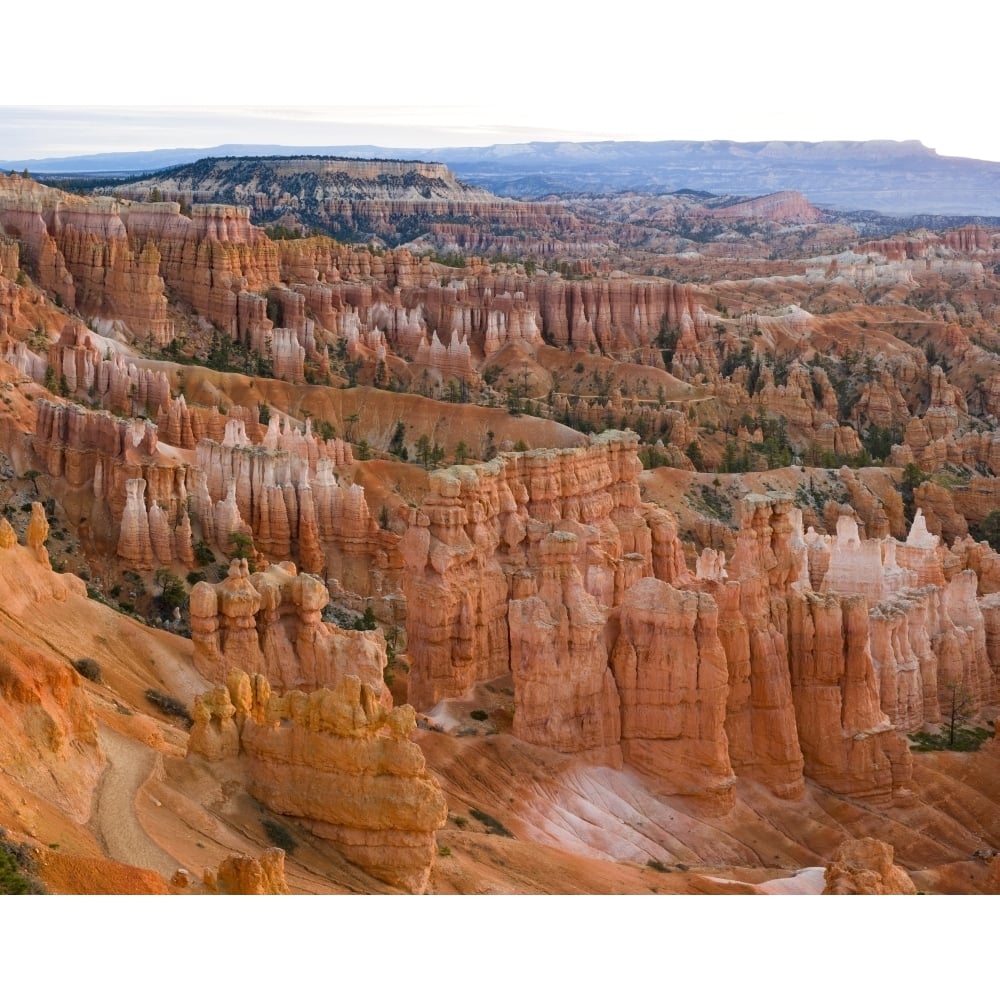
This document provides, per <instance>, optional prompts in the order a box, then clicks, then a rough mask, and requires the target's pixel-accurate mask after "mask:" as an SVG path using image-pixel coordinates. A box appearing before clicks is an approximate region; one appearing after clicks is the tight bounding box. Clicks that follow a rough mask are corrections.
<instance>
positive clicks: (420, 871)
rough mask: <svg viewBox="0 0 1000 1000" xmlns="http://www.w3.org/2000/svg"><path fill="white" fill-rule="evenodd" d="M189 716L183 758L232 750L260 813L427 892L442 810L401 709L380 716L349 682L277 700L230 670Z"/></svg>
mask: <svg viewBox="0 0 1000 1000" xmlns="http://www.w3.org/2000/svg"><path fill="white" fill-rule="evenodd" d="M195 718H196V720H197V721H196V725H195V728H194V729H193V730H192V739H191V743H190V746H189V752H190V753H202V752H203V750H205V751H207V755H210V756H218V755H220V753H224V754H230V753H232V750H231V748H232V746H233V744H234V743H235V744H236V745H237V746H238V749H239V753H240V757H241V759H243V760H244V761H245V763H246V769H247V782H248V790H249V791H250V793H251V794H252V795H253V796H255V797H256V798H258V799H259V800H260V801H261V802H263V803H264V805H266V806H267V807H268V808H269V809H271V810H273V811H275V812H277V813H281V814H283V815H286V816H294V817H295V818H296V819H298V820H299V822H301V823H302V824H303V825H305V826H307V827H308V828H309V829H310V830H312V832H313V833H315V834H316V835H317V836H319V837H322V838H323V839H325V840H329V841H330V842H331V843H332V844H334V845H335V846H336V848H337V849H338V850H339V851H340V852H341V853H342V854H343V855H344V856H345V857H346V858H348V860H350V861H352V862H354V863H355V864H357V865H358V866H359V867H360V868H362V869H364V870H365V871H366V872H368V873H369V874H371V875H374V876H375V877H376V878H378V879H380V880H381V881H383V882H386V883H388V884H389V885H392V886H395V887H397V888H400V889H404V890H406V891H408V892H412V893H420V892H423V891H424V889H425V888H426V887H427V882H428V879H429V877H430V870H431V866H432V864H433V859H434V856H435V853H436V851H435V838H434V832H435V830H438V829H440V828H441V827H443V826H444V824H445V822H446V820H447V815H448V808H447V803H446V802H445V798H444V795H443V794H442V793H441V789H440V787H439V786H438V784H437V782H436V781H435V779H434V778H433V777H431V776H430V775H429V774H428V772H427V768H426V764H425V762H424V756H423V754H422V753H421V752H420V749H419V748H418V747H417V745H416V744H415V743H413V742H412V741H411V740H410V738H409V736H410V734H411V733H412V732H413V730H414V729H415V728H416V721H415V716H414V712H413V709H412V708H411V707H410V706H408V705H404V706H402V707H401V708H395V709H392V710H387V709H386V708H385V707H384V706H383V705H382V704H380V702H379V700H378V697H377V695H376V693H375V691H373V690H372V688H371V687H369V686H368V685H367V684H364V683H362V682H361V681H359V680H358V678H357V677H356V676H348V677H345V678H344V679H342V680H341V681H340V682H339V683H338V684H337V685H336V686H335V687H333V688H332V689H331V688H322V689H319V690H316V691H314V692H312V693H311V694H306V693H305V692H302V691H290V692H288V693H287V694H285V695H282V696H277V695H273V694H271V692H270V689H269V686H268V684H267V682H266V681H265V680H264V679H263V678H261V677H250V676H249V675H247V674H246V673H243V672H242V671H239V670H236V671H233V672H232V673H231V674H230V675H229V677H228V679H227V685H226V687H225V688H220V689H218V690H217V691H216V692H213V693H212V694H211V695H210V696H209V697H208V698H206V699H199V700H197V701H196V703H195ZM220 748H225V749H222V750H220Z"/></svg>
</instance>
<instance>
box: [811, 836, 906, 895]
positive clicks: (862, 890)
mask: <svg viewBox="0 0 1000 1000" xmlns="http://www.w3.org/2000/svg"><path fill="white" fill-rule="evenodd" d="M823 881H824V888H823V895H824V896H898V895H904V896H914V895H916V892H917V887H916V886H915V885H914V884H913V880H912V879H911V878H910V876H909V875H907V874H906V872H905V871H904V870H903V869H902V868H900V867H899V866H898V865H895V864H893V849H892V846H891V845H889V844H886V843H884V842H883V841H881V840H876V839H875V838H874V837H864V838H862V839H861V840H848V841H845V842H844V843H843V844H841V845H840V847H839V848H838V849H837V853H836V854H835V855H834V858H833V861H832V862H831V863H830V864H829V865H828V866H827V869H826V872H825V873H824V876H823Z"/></svg>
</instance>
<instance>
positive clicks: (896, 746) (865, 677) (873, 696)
mask: <svg viewBox="0 0 1000 1000" xmlns="http://www.w3.org/2000/svg"><path fill="white" fill-rule="evenodd" d="M789 614H790V619H791V620H790V622H789V625H790V627H789V635H790V640H791V642H790V650H789V665H790V669H791V679H792V693H793V697H794V700H795V714H796V724H797V729H798V735H799V741H800V744H801V746H802V756H803V760H804V769H805V774H806V776H808V777H810V778H814V779H815V780H816V781H818V782H819V783H820V784H821V785H822V786H823V787H824V788H829V789H830V790H831V791H834V792H839V793H842V794H845V795H851V796H854V797H860V798H869V799H872V800H873V801H877V802H879V803H880V804H883V805H884V804H888V803H889V802H891V801H892V798H893V794H894V792H898V791H900V790H901V789H903V788H905V787H907V785H908V784H909V780H910V777H911V773H912V760H911V757H910V753H909V749H908V747H907V744H906V742H905V740H904V739H903V737H901V736H900V735H899V734H898V733H897V732H896V731H895V729H894V728H893V724H892V722H891V721H890V720H889V718H888V717H887V716H886V715H885V714H884V713H883V711H882V709H881V705H880V697H879V687H878V681H877V677H876V672H875V666H874V664H873V662H872V657H871V652H870V649H869V636H868V606H867V603H866V601H865V599H864V597H862V596H860V595H855V596H851V597H833V596H830V595H821V594H815V593H811V592H805V593H797V594H793V595H792V596H791V597H790V598H789Z"/></svg>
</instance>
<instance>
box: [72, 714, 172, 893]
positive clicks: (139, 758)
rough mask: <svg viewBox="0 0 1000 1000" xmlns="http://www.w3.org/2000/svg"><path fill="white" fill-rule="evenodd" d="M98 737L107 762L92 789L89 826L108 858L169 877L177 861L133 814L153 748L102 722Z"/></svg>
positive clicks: (153, 759)
mask: <svg viewBox="0 0 1000 1000" xmlns="http://www.w3.org/2000/svg"><path fill="white" fill-rule="evenodd" d="M100 740H101V748H102V749H103V750H104V753H105V755H106V756H107V759H108V766H107V768H106V770H105V772H104V775H103V777H102V778H101V781H100V784H99V785H98V786H97V788H96V790H95V792H94V796H95V807H94V812H93V815H92V817H91V821H90V825H91V828H92V829H93V831H94V833H95V834H96V835H97V837H98V839H99V840H100V842H101V843H102V844H103V845H104V849H105V851H106V852H107V855H108V857H109V858H112V859H113V860H114V861H121V862H123V863H124V864H128V865H133V866H135V867H136V868H150V869H152V870H153V871H155V872H159V874H161V875H163V876H164V877H165V878H170V876H171V875H173V873H174V872H175V871H176V870H177V867H178V863H177V861H176V860H175V859H174V858H172V857H171V856H170V855H169V854H167V852H166V851H164V850H162V849H161V848H160V847H159V846H158V845H157V844H156V843H155V842H154V841H153V840H152V839H151V838H150V836H149V835H148V834H147V833H146V831H145V830H144V829H143V828H142V825H141V824H140V823H139V820H138V819H137V817H136V814H135V799H136V795H137V794H138V791H139V789H140V787H141V786H142V784H143V783H144V782H145V781H146V780H147V779H148V778H149V776H150V775H151V774H152V772H153V768H154V767H155V765H156V761H157V754H156V752H155V751H154V750H152V749H150V748H149V747H146V746H143V745H142V744H140V743H136V742H135V741H134V740H130V739H128V738H127V737H125V736H122V735H120V734H119V733H116V732H115V731H114V730H113V729H109V728H108V727H106V726H101V727H100Z"/></svg>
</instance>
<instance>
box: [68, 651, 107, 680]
mask: <svg viewBox="0 0 1000 1000" xmlns="http://www.w3.org/2000/svg"><path fill="white" fill-rule="evenodd" d="M73 667H74V669H75V670H76V672H77V673H78V674H79V675H80V676H81V677H86V678H87V680H88V681H95V682H98V681H100V679H101V665H100V664H99V663H98V662H97V660H92V659H91V658H90V657H89V656H83V657H81V658H80V659H79V660H74V661H73Z"/></svg>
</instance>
